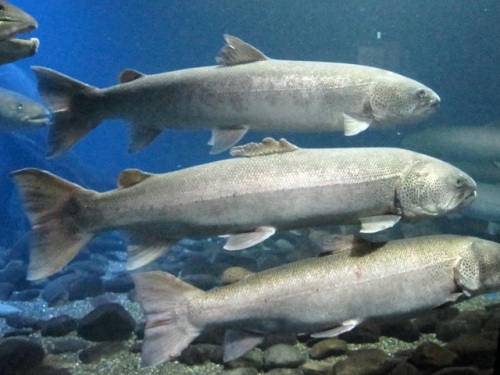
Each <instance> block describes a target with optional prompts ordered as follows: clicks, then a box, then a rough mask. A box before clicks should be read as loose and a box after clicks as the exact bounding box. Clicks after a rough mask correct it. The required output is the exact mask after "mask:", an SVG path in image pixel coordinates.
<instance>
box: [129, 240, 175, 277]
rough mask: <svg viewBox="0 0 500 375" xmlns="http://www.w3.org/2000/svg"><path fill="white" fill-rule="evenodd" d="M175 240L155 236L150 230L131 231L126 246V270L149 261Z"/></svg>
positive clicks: (173, 243)
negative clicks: (128, 243) (141, 231)
mask: <svg viewBox="0 0 500 375" xmlns="http://www.w3.org/2000/svg"><path fill="white" fill-rule="evenodd" d="M176 242H177V240H169V239H165V238H155V237H154V236H152V235H151V233H150V232H147V233H132V234H131V244H130V245H129V246H128V259H127V270H129V271H131V270H135V269H137V268H139V267H142V266H144V265H146V264H148V263H151V262H152V261H154V260H155V259H157V258H158V257H160V256H161V255H162V254H164V253H166V252H167V251H168V250H170V248H171V247H172V246H173V245H175V243H176Z"/></svg>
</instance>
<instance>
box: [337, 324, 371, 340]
mask: <svg viewBox="0 0 500 375" xmlns="http://www.w3.org/2000/svg"><path fill="white" fill-rule="evenodd" d="M339 338H340V339H342V340H345V341H347V342H348V343H349V344H366V343H373V342H377V341H378V340H379V338H380V326H379V325H378V324H377V323H374V322H368V323H365V324H362V325H360V326H358V327H356V328H354V329H353V330H352V331H349V332H346V333H343V334H341V335H340V336H339Z"/></svg>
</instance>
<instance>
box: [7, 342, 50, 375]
mask: <svg viewBox="0 0 500 375" xmlns="http://www.w3.org/2000/svg"><path fill="white" fill-rule="evenodd" d="M44 358H45V351H44V349H43V347H42V346H41V345H40V344H37V343H35V342H33V341H31V340H27V339H21V338H8V339H4V340H1V341H0V374H26V373H28V372H29V371H31V370H33V369H35V368H37V367H38V366H40V365H41V364H42V362H43V359H44Z"/></svg>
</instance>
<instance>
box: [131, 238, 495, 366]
mask: <svg viewBox="0 0 500 375" xmlns="http://www.w3.org/2000/svg"><path fill="white" fill-rule="evenodd" d="M369 247H370V248H372V247H373V245H369ZM357 248H358V250H362V249H360V248H359V244H358V245H357ZM132 278H133V279H134V282H135V291H136V298H137V300H138V301H139V302H140V303H141V304H142V308H143V310H144V313H145V316H146V326H145V333H144V341H143V345H142V360H141V365H142V366H143V367H152V366H156V365H158V364H160V363H162V362H165V361H170V360H172V359H174V358H175V357H177V356H179V355H180V353H181V351H182V350H183V349H185V348H186V347H187V346H188V345H189V344H190V343H191V342H192V341H193V340H194V339H195V338H196V337H197V336H198V335H199V334H200V333H201V332H202V331H203V330H204V329H206V328H216V329H225V330H226V333H225V338H224V357H223V359H224V361H225V362H227V361H231V360H233V359H236V358H238V357H240V356H242V355H243V354H245V353H246V352H248V351H250V350H251V349H253V348H254V347H255V346H257V345H258V344H259V343H261V342H262V340H263V337H264V336H265V335H267V334H271V333H296V334H311V335H312V337H314V338H325V337H335V336H338V335H340V334H342V333H344V332H348V331H350V330H352V329H353V328H354V327H356V326H358V325H359V324H361V323H363V322H367V321H370V320H372V321H380V322H384V321H394V320H395V319H398V318H408V317H412V316H415V315H418V314H419V313H422V312H425V311H428V310H431V309H433V308H437V307H441V306H446V305H450V304H453V303H455V302H458V301H461V300H464V299H466V298H469V297H472V296H476V295H480V294H483V293H490V292H494V291H498V290H499V289H500V244H497V243H495V242H491V241H487V240H483V239H479V238H475V237H465V236H457V235H435V236H426V237H416V238H411V239H403V240H394V241H389V242H387V243H385V244H380V245H379V246H377V247H376V250H374V251H367V252H364V251H361V254H358V252H357V251H349V250H344V251H340V252H337V253H332V254H330V255H325V256H323V257H317V258H309V259H305V260H300V261H296V262H293V263H289V264H286V265H283V266H279V267H276V268H271V269H268V270H265V271H262V272H258V273H255V274H251V275H249V276H247V277H245V278H244V279H242V280H241V281H239V282H236V283H234V284H230V285H226V286H221V287H218V288H215V289H212V290H209V291H207V292H204V291H202V290H200V289H198V288H195V287H194V286H191V285H189V284H187V283H185V282H183V281H181V280H180V279H178V278H176V277H175V276H174V275H171V274H169V273H166V272H161V271H154V272H143V273H135V274H132Z"/></svg>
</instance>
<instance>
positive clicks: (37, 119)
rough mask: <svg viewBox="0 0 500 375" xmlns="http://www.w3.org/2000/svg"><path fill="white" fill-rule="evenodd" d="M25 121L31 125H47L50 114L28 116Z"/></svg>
mask: <svg viewBox="0 0 500 375" xmlns="http://www.w3.org/2000/svg"><path fill="white" fill-rule="evenodd" d="M23 120H24V122H26V123H29V124H31V125H47V124H48V123H49V121H50V115H49V113H43V114H40V115H35V116H30V117H28V116H27V117H25V118H24V119H23Z"/></svg>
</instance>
